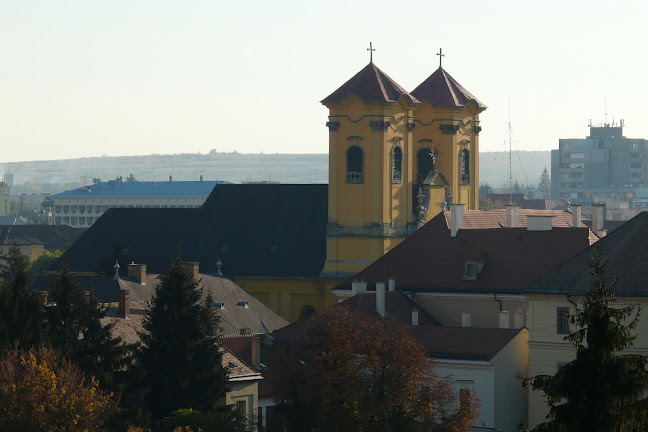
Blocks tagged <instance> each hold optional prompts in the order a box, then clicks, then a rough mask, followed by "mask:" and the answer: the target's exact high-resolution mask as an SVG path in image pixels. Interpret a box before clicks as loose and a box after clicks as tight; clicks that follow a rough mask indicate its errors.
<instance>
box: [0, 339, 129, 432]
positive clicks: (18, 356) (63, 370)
mask: <svg viewBox="0 0 648 432" xmlns="http://www.w3.org/2000/svg"><path fill="white" fill-rule="evenodd" d="M115 411H116V401H115V400H114V398H113V395H112V393H106V392H103V391H101V390H99V388H98V383H97V381H96V380H95V379H94V378H92V377H90V378H86V377H84V374H83V373H82V372H81V371H80V370H79V369H78V368H77V367H76V366H75V365H73V364H71V363H70V362H68V361H65V360H59V359H58V358H57V356H56V355H55V354H54V352H52V351H51V350H48V349H31V350H29V351H26V352H24V351H20V350H19V349H18V348H13V349H11V350H9V351H7V352H5V353H4V357H3V358H2V360H0V430H2V431H7V432H13V431H16V432H17V431H21V432H59V431H60V432H63V431H65V432H95V431H96V432H99V431H104V430H105V425H106V424H107V422H108V421H109V420H110V418H111V417H112V415H113V414H114V413H115Z"/></svg>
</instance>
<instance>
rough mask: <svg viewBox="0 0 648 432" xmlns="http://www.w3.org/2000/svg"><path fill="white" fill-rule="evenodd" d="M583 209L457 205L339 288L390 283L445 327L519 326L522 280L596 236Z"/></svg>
mask: <svg viewBox="0 0 648 432" xmlns="http://www.w3.org/2000/svg"><path fill="white" fill-rule="evenodd" d="M579 210H580V208H579V207H578V206H574V213H573V214H571V213H569V212H565V211H539V210H524V209H519V208H518V207H517V206H508V208H507V209H506V210H492V211H464V210H463V206H462V205H460V204H455V205H452V206H451V212H444V213H441V214H439V215H438V216H436V217H435V218H434V219H432V220H431V221H430V222H428V223H427V224H426V225H425V226H423V227H422V228H420V229H419V230H418V231H416V233H414V234H413V235H411V236H410V237H409V238H407V239H406V240H405V241H404V242H402V243H401V244H400V245H398V246H397V247H395V248H394V249H392V250H391V251H390V252H389V253H387V254H386V255H385V256H383V257H382V258H381V259H379V260H377V261H376V262H375V263H373V264H372V265H370V266H369V267H367V268H366V269H365V270H363V271H361V272H359V273H358V274H357V275H355V276H354V277H353V278H351V279H348V280H347V281H345V282H344V283H342V284H340V285H338V286H337V287H335V289H334V290H333V292H334V293H335V294H336V295H337V296H338V298H339V299H344V298H348V297H350V296H353V295H354V294H356V293H357V292H359V290H362V291H365V290H367V287H369V288H372V287H373V286H375V284H376V283H378V282H385V281H389V283H390V284H392V285H394V286H395V287H396V288H397V289H398V290H400V291H403V292H405V293H407V294H408V295H410V296H411V297H412V299H414V300H415V301H416V302H417V303H418V304H420V305H421V306H422V307H423V308H424V309H425V310H426V311H428V312H429V313H431V314H432V315H433V316H434V317H435V318H437V319H438V320H439V321H440V322H441V323H442V324H443V325H448V326H464V327H487V328H497V327H500V328H520V327H523V326H524V325H525V324H524V321H525V317H526V310H527V308H528V301H527V299H526V297H525V296H524V295H523V293H522V289H523V288H524V286H525V285H527V284H528V283H529V282H531V281H532V280H534V279H536V278H537V277H539V276H541V275H543V274H544V273H547V272H548V271H550V270H551V269H553V268H554V267H556V266H558V265H559V264H561V263H563V262H564V261H566V260H567V259H569V258H571V257H573V256H574V255H576V254H577V253H578V252H580V251H582V250H583V249H585V248H587V247H588V246H590V245H591V244H592V243H593V242H595V241H596V240H598V236H597V235H596V234H595V233H594V232H593V231H592V230H591V229H590V228H589V227H587V226H584V225H582V224H581V223H580V217H579ZM579 225H580V226H579Z"/></svg>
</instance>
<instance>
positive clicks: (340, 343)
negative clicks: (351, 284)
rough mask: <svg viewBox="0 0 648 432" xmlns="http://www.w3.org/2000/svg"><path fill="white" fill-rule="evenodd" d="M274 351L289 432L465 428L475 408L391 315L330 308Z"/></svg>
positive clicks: (467, 427) (463, 429)
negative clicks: (291, 343)
mask: <svg viewBox="0 0 648 432" xmlns="http://www.w3.org/2000/svg"><path fill="white" fill-rule="evenodd" d="M278 358H279V359H280V360H279V361H276V362H275V363H276V364H275V365H274V366H275V367H278V368H279V370H280V375H281V379H280V380H279V382H280V383H281V389H280V391H279V400H281V403H280V404H279V408H278V409H279V410H280V411H283V412H284V413H285V414H286V418H287V429H288V430H289V431H308V430H334V431H358V430H362V431H366V432H370V431H467V430H468V429H469V425H470V424H471V422H472V420H473V418H474V416H475V414H476V413H477V412H478V403H477V402H476V400H474V398H473V397H472V396H471V395H469V394H464V396H465V399H464V400H463V403H461V404H459V401H458V399H457V397H456V394H455V392H454V388H453V385H452V383H451V381H450V380H449V379H446V378H443V377H439V376H437V375H436V374H435V373H434V369H433V364H432V362H431V361H430V360H429V359H428V358H427V356H426V354H425V351H424V349H423V347H422V346H421V345H420V344H419V343H418V342H417V341H416V340H415V339H413V338H412V337H411V336H410V335H409V334H408V333H407V332H406V330H405V329H404V327H402V325H400V324H399V323H397V322H395V321H392V320H389V319H383V318H379V317H377V316H376V317H373V316H366V315H358V314H355V313H354V312H352V311H349V310H347V309H345V308H343V307H333V308H329V309H327V310H326V311H324V312H322V313H320V314H318V315H314V316H312V317H310V318H309V319H308V321H307V328H306V331H305V332H304V334H303V335H302V337H301V338H300V339H299V342H298V343H297V344H296V345H294V346H288V347H287V348H286V352H285V353H284V355H283V356H280V357H278Z"/></svg>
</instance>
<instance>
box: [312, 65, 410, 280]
mask: <svg viewBox="0 0 648 432" xmlns="http://www.w3.org/2000/svg"><path fill="white" fill-rule="evenodd" d="M322 104H324V105H325V106H326V107H327V108H328V109H329V121H328V123H327V126H328V128H329V193H328V200H329V203H328V226H327V244H326V246H327V247H326V249H327V257H326V264H325V267H324V271H323V273H322V275H323V276H350V275H353V274H355V273H357V272H358V271H360V270H362V269H363V268H365V267H366V266H367V265H369V264H371V263H372V262H374V261H375V260H376V259H378V258H380V257H381V256H383V255H384V254H385V253H386V252H387V251H389V250H390V249H391V248H392V247H394V246H395V245H397V244H398V243H399V242H400V241H402V240H403V239H404V238H405V237H406V236H407V235H408V234H409V233H411V232H413V230H414V229H415V220H414V217H413V213H412V209H413V208H414V207H415V204H414V203H413V201H412V187H411V185H412V182H413V180H414V178H415V172H414V171H413V169H414V168H413V166H412V161H413V151H415V149H414V141H413V138H412V131H413V120H414V110H415V108H416V107H418V106H419V105H420V103H419V101H418V100H417V99H416V98H414V97H412V96H411V95H410V94H409V93H408V92H407V91H405V90H404V89H403V88H402V87H401V86H399V85H398V84H397V83H396V82H395V81H394V80H392V79H391V78H390V77H389V76H387V75H386V74H385V73H384V72H383V71H381V70H380V69H379V68H378V67H377V66H376V65H375V64H374V63H373V61H371V62H370V63H369V64H368V65H367V66H366V67H365V68H364V69H362V70H361V71H360V72H358V73H357V74H356V75H355V76H353V77H352V78H351V79H350V80H349V81H347V82H346V83H344V84H343V85H342V86H341V87H340V88H339V89H337V90H336V91H335V92H333V93H332V94H331V95H330V96H328V97H326V98H325V99H324V100H323V101H322Z"/></svg>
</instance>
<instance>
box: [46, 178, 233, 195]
mask: <svg viewBox="0 0 648 432" xmlns="http://www.w3.org/2000/svg"><path fill="white" fill-rule="evenodd" d="M227 183H228V182H225V181H160V182H155V181H132V182H128V181H126V182H122V181H114V180H111V181H108V182H101V183H96V184H92V185H89V186H83V187H80V188H77V189H72V190H69V191H65V192H61V193H58V194H56V195H53V198H62V197H182V196H186V197H201V196H205V197H206V196H209V194H210V193H211V191H212V189H214V186H216V185H218V184H227Z"/></svg>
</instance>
